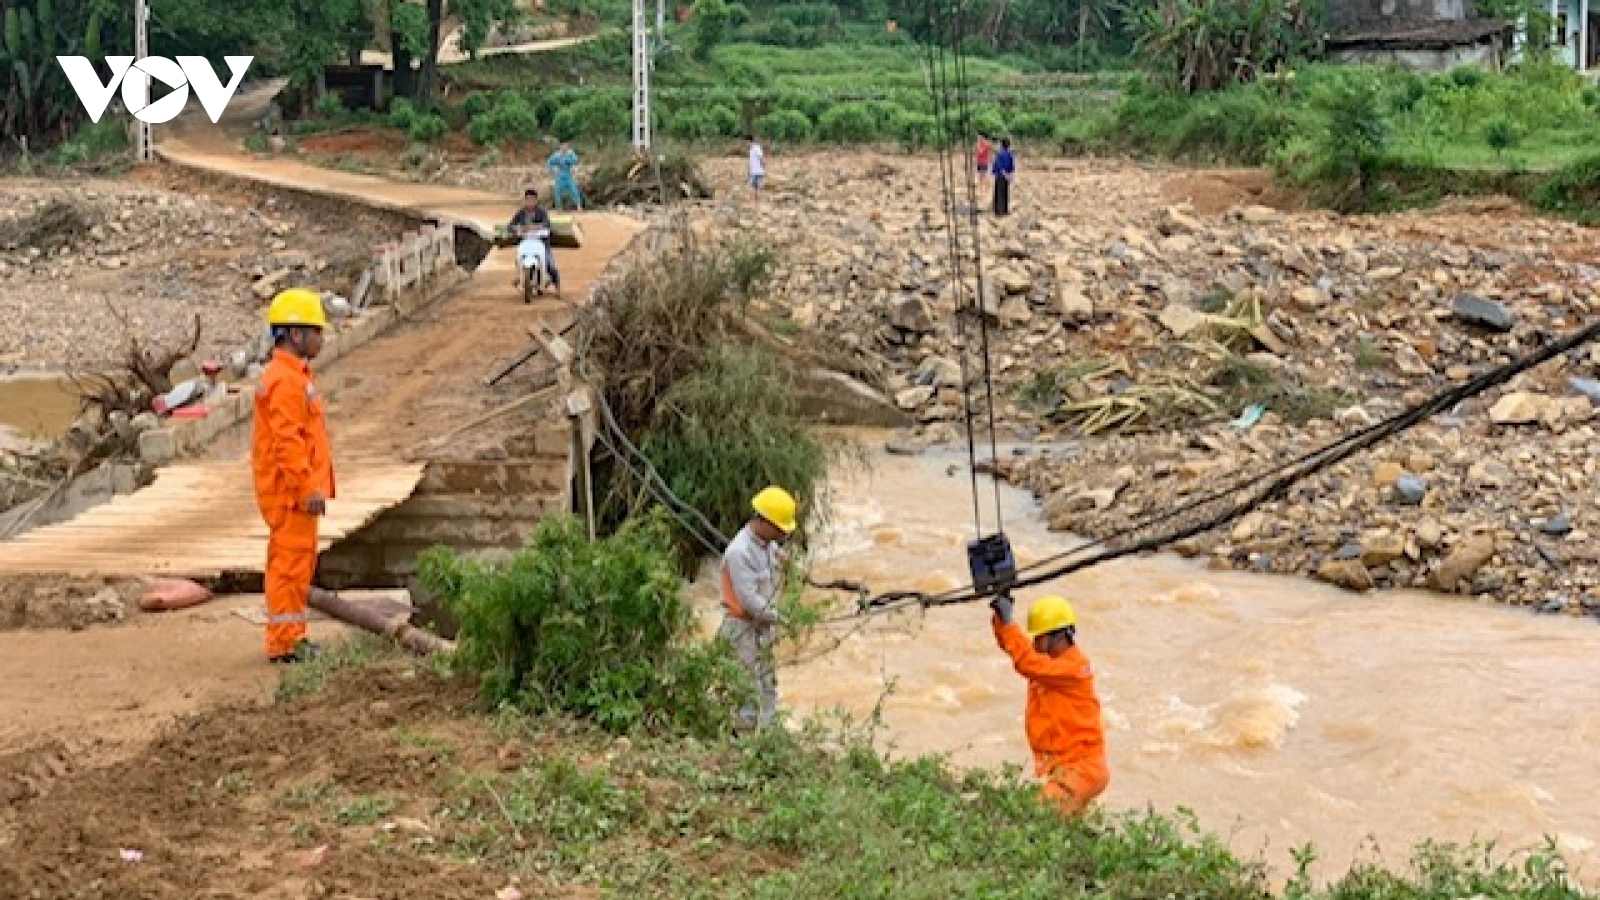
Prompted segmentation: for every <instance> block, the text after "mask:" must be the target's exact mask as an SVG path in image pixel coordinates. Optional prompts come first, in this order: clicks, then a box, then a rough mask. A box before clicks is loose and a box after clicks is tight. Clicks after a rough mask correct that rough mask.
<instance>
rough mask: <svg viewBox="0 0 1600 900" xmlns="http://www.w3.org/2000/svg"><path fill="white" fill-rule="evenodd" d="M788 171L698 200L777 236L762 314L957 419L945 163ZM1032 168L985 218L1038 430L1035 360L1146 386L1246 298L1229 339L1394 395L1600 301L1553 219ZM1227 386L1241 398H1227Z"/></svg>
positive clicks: (1512, 346) (1271, 358) (993, 304)
mask: <svg viewBox="0 0 1600 900" xmlns="http://www.w3.org/2000/svg"><path fill="white" fill-rule="evenodd" d="M778 172H780V173H781V175H782V177H781V178H779V177H776V176H775V179H774V184H775V186H776V187H775V188H774V190H773V192H772V194H771V196H770V197H765V196H764V197H763V200H762V207H761V209H760V211H759V214H753V213H752V212H751V211H750V209H749V208H748V207H747V206H744V205H741V204H738V203H724V204H723V205H721V206H717V207H710V208H708V209H707V210H706V212H705V215H706V216H707V217H709V218H712V219H713V220H715V221H716V222H718V224H720V225H722V226H723V227H725V228H739V229H741V230H745V231H750V230H754V231H756V232H758V233H760V234H762V235H763V236H764V237H765V238H766V239H767V240H769V241H770V242H772V243H773V244H774V245H775V246H777V247H778V248H780V252H781V254H782V257H783V261H784V262H783V266H782V269H781V273H780V276H779V279H778V282H777V284H776V285H775V286H774V290H773V292H772V296H771V297H770V298H769V301H768V302H769V306H770V309H769V312H770V313H771V314H774V315H779V316H784V317H787V318H789V319H791V320H792V321H793V322H794V323H795V324H797V325H799V326H801V327H803V328H806V329H812V330H815V331H818V332H821V333H825V334H828V335H830V337H832V336H837V339H838V341H839V342H840V343H841V344H842V345H843V346H845V347H846V348H851V349H855V350H857V351H859V352H862V353H868V354H875V355H880V356H882V357H883V358H885V359H886V360H888V362H889V366H888V369H889V370H890V373H891V374H890V375H889V377H888V378H887V379H886V383H885V384H883V385H882V387H884V388H886V389H888V390H889V391H890V392H891V393H892V394H893V395H894V396H896V397H897V399H898V400H899V401H900V403H901V405H902V406H904V407H905V408H907V410H908V411H910V412H912V413H914V414H915V415H916V417H917V418H918V419H919V421H921V422H923V423H930V424H931V423H939V422H948V421H950V420H951V419H952V418H954V416H955V414H956V412H957V410H958V405H957V404H953V403H952V402H951V401H952V399H954V398H953V396H952V394H951V391H952V390H956V389H959V386H960V381H959V378H958V377H957V376H955V375H954V374H953V373H956V372H958V371H959V370H960V364H959V361H960V354H961V348H962V347H964V346H966V347H972V346H975V337H976V330H975V327H974V323H973V322H966V323H958V321H957V316H956V306H957V289H956V287H955V285H956V284H957V283H964V284H965V290H966V291H967V295H968V296H978V295H979V285H978V284H977V279H976V278H975V277H974V273H973V272H972V266H971V262H970V258H969V259H966V260H965V261H964V262H963V263H962V266H961V268H962V271H960V272H955V271H954V267H953V265H952V263H951V261H950V253H949V243H948V232H947V230H946V227H945V220H944V217H943V215H942V214H941V212H940V194H939V190H938V185H939V178H938V173H937V168H936V166H935V164H934V163H933V162H932V161H931V160H916V159H905V158H886V159H879V160H877V161H869V162H868V164H867V165H866V166H865V168H864V169H863V170H861V171H859V173H858V174H852V173H849V172H847V173H844V174H843V177H842V178H841V177H840V173H839V171H838V169H837V164H836V161H835V160H832V159H828V160H813V159H811V158H801V159H797V160H784V161H783V162H782V163H781V168H778ZM1027 177H1028V180H1027V181H1026V187H1025V188H1021V187H1019V191H1024V192H1025V196H1027V197H1028V201H1027V203H1026V204H1025V205H1024V207H1023V208H1022V209H1021V210H1020V211H1019V212H1018V213H1016V214H1015V215H1013V216H1011V217H1009V218H1007V219H1003V220H999V221H996V220H995V219H993V218H992V217H987V216H984V217H981V219H980V221H981V233H980V240H981V242H982V245H983V248H984V256H985V261H986V263H985V264H986V266H988V271H987V273H986V276H987V277H986V278H985V279H984V282H985V283H984V285H983V286H982V291H981V295H982V297H983V301H984V308H985V309H986V310H987V311H988V313H989V319H990V324H991V326H992V328H993V330H992V332H991V334H990V339H991V358H992V361H993V368H994V374H995V376H996V380H997V383H998V385H999V386H1000V392H1001V397H1002V398H1003V399H997V410H996V412H997V414H998V416H999V418H1000V420H1001V421H1003V422H1006V423H1010V424H1014V425H1024V426H1031V427H1034V428H1037V429H1039V430H1041V431H1042V432H1043V433H1044V434H1045V436H1050V435H1051V434H1052V433H1056V432H1060V431H1063V430H1066V429H1065V428H1064V427H1063V426H1061V425H1060V424H1058V423H1054V422H1052V421H1051V418H1050V416H1049V413H1050V410H1048V409H1040V408H1038V407H1036V406H1035V407H1030V406H1029V405H1028V404H1027V403H1024V402H1021V398H1022V397H1023V392H1024V389H1025V388H1026V387H1028V386H1029V385H1030V384H1032V383H1035V382H1036V380H1037V379H1038V378H1039V377H1040V375H1041V374H1045V375H1048V374H1050V373H1051V372H1052V371H1054V370H1057V369H1059V368H1061V367H1063V366H1067V365H1070V364H1074V363H1077V362H1081V361H1083V360H1087V359H1101V360H1116V361H1120V362H1122V363H1124V364H1125V368H1126V370H1127V371H1128V372H1129V373H1130V374H1129V377H1130V379H1131V380H1132V381H1133V382H1135V383H1137V382H1139V381H1141V380H1143V379H1145V378H1151V377H1159V376H1162V375H1164V374H1167V373H1169V372H1171V371H1172V369H1173V368H1174V365H1175V361H1174V355H1173V352H1172V351H1173V347H1174V345H1175V344H1177V342H1179V341H1184V340H1189V339H1193V338H1195V337H1198V336H1200V334H1201V332H1202V330H1203V329H1204V328H1205V326H1206V323H1207V318H1206V313H1207V312H1215V311H1217V310H1218V309H1219V308H1221V307H1222V306H1224V305H1226V304H1227V303H1228V302H1229V301H1233V300H1238V299H1240V298H1244V299H1253V300H1255V301H1258V303H1259V306H1260V308H1261V309H1262V311H1263V314H1264V316H1265V319H1266V321H1265V323H1264V324H1266V325H1267V326H1268V327H1267V328H1258V329H1256V331H1255V332H1253V333H1252V337H1253V340H1251V341H1249V342H1247V343H1246V344H1245V345H1243V346H1238V347H1236V349H1237V351H1238V352H1239V353H1240V354H1241V355H1247V356H1248V357H1249V359H1250V360H1251V361H1252V362H1254V363H1255V364H1257V365H1259V366H1262V367H1265V368H1267V369H1268V370H1269V371H1271V372H1272V373H1273V375H1274V376H1275V377H1276V378H1279V379H1282V380H1283V381H1284V382H1286V383H1289V384H1295V385H1303V386H1307V387H1310V388H1315V389H1322V390H1327V391H1331V392H1337V393H1338V394H1340V395H1344V396H1348V397H1353V398H1354V399H1356V400H1358V401H1363V402H1365V401H1369V400H1374V399H1376V400H1380V401H1391V400H1392V401H1395V402H1401V403H1408V402H1413V401H1415V400H1416V399H1419V398H1421V397H1424V396H1426V395H1428V394H1431V393H1434V392H1435V391H1437V390H1439V389H1440V388H1441V387H1443V386H1447V385H1448V384H1450V383H1451V382H1459V381H1464V380H1466V379H1468V378H1470V377H1472V376H1473V375H1474V374H1476V373H1478V372H1481V371H1483V370H1485V369H1487V368H1490V367H1493V366H1495V365H1498V364H1500V363H1502V362H1504V361H1505V360H1506V359H1508V358H1510V357H1511V356H1514V355H1517V354H1520V353H1524V352H1527V351H1528V350H1531V349H1532V348H1533V347H1535V346H1537V345H1538V344H1539V343H1541V342H1542V341H1543V340H1544V339H1545V338H1547V337H1548V336H1549V335H1551V334H1554V333H1558V332H1560V331H1561V330H1563V329H1567V328H1571V327H1573V326H1574V325H1575V324H1576V323H1577V322H1578V321H1580V320H1581V319H1583V318H1585V317H1586V316H1587V315H1588V314H1589V313H1590V312H1591V311H1592V310H1593V308H1594V307H1595V305H1596V303H1597V298H1600V268H1597V267H1595V266H1592V265H1588V264H1583V263H1573V262H1568V261H1565V260H1564V259H1563V258H1562V256H1561V255H1559V254H1558V253H1557V252H1556V251H1555V248H1558V247H1561V246H1563V245H1567V246H1582V245H1583V243H1584V242H1585V241H1587V240H1588V237H1587V236H1586V234H1585V232H1584V231H1583V229H1580V228H1578V227H1576V226H1570V225H1565V224H1562V223H1555V222H1534V221H1528V220H1511V221H1506V222H1494V221H1489V222H1486V221H1485V220H1484V219H1483V218H1481V217H1471V216H1457V217H1454V218H1451V217H1444V218H1442V219H1438V220H1434V219H1429V218H1427V217H1424V216H1421V215H1405V216H1396V217H1387V218H1371V219H1353V220H1346V219H1340V218H1336V217H1334V216H1332V215H1330V214H1322V213H1312V214H1303V215H1288V214H1284V213H1280V212H1277V211H1274V210H1271V209H1266V208H1262V207H1244V208H1240V209H1236V210H1234V211H1232V212H1230V213H1228V214H1226V215H1222V216H1211V217H1206V216H1200V215H1197V214H1195V213H1193V212H1192V211H1190V210H1189V209H1187V208H1186V207H1184V206H1182V205H1174V204H1172V203H1171V198H1169V197H1166V196H1163V194H1162V191H1161V185H1162V183H1163V180H1164V179H1163V177H1162V175H1161V174H1159V173H1154V172H1151V171H1149V170H1146V169H1142V168H1139V167H1136V166H1133V165H1130V164H1120V163H1108V162H1094V163H1069V162H1058V163H1053V164H1051V165H1050V167H1049V168H1048V169H1046V170H1045V171H1041V172H1037V173H1032V172H1030V173H1029V175H1028V176H1027ZM1108 197H1113V198H1116V202H1114V203H1108V202H1106V200H1105V198H1108ZM957 275H959V276H961V277H960V278H957V277H956V276H957ZM963 332H964V335H963ZM1186 358H1188V359H1191V360H1192V359H1194V358H1195V355H1194V354H1188V356H1187V357H1186ZM1179 365H1182V363H1181V361H1180V362H1179ZM1095 387H1096V389H1097V390H1100V391H1102V392H1109V391H1115V390H1122V389H1125V388H1126V385H1118V384H1114V383H1110V384H1106V385H1100V386H1095ZM1076 399H1082V397H1078V398H1076ZM1218 399H1219V400H1220V401H1221V402H1222V404H1223V405H1224V406H1225V407H1227V406H1228V405H1229V404H1230V402H1231V403H1232V408H1228V409H1226V410H1225V411H1226V412H1228V413H1229V414H1230V415H1236V414H1238V413H1239V412H1241V411H1242V407H1243V405H1244V403H1243V401H1235V400H1231V399H1230V398H1229V397H1228V396H1227V393H1226V392H1225V391H1223V392H1221V393H1220V394H1219V396H1218Z"/></svg>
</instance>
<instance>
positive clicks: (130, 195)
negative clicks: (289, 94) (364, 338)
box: [0, 180, 377, 371]
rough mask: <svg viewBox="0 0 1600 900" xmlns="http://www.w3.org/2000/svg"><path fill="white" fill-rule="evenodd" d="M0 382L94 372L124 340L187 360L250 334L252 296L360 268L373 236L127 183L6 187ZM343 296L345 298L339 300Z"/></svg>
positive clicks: (254, 324) (261, 207)
mask: <svg viewBox="0 0 1600 900" xmlns="http://www.w3.org/2000/svg"><path fill="white" fill-rule="evenodd" d="M5 191H6V197H7V201H8V202H7V203H6V205H5V208H4V209H0V368H4V369H57V370H59V369H65V368H73V369H77V370H80V371H96V370H99V369H101V368H103V367H106V366H108V365H114V364H115V363H116V362H117V361H118V360H119V359H120V358H121V356H122V354H123V353H124V350H125V348H126V346H127V344H128V341H129V340H130V339H137V340H138V341H140V342H141V343H142V344H143V345H145V346H147V347H166V346H175V345H180V344H183V343H184V342H185V341H186V339H187V338H188V337H189V335H190V334H192V332H193V329H194V320H195V316H196V315H198V316H199V317H200V322H201V341H200V348H199V351H198V354H197V355H199V356H202V357H204V356H220V357H225V356H226V354H227V353H228V352H230V351H232V350H234V349H236V348H238V347H240V346H243V345H246V344H248V343H250V342H251V341H253V340H255V339H256V338H257V337H258V336H259V335H260V333H261V322H262V319H261V316H262V310H263V308H264V307H263V303H264V300H263V296H268V297H270V294H271V292H272V290H273V289H274V288H276V287H280V286H288V283H289V282H290V281H294V280H297V279H298V280H305V281H308V282H310V281H315V280H317V279H318V278H322V277H329V276H331V275H332V274H333V273H330V271H329V270H330V269H333V270H335V272H337V271H338V270H340V269H342V268H343V267H344V266H345V264H346V263H348V262H350V261H351V260H365V259H366V257H367V256H368V255H369V254H370V246H371V244H372V243H373V242H375V240H376V239H377V238H376V232H373V231H371V230H370V229H366V228H363V227H362V226H361V223H332V222H326V221H319V220H317V219H316V218H313V217H311V216H307V215H303V214H301V213H300V212H298V211H296V210H295V209H294V208H293V205H292V204H291V203H288V202H279V201H278V200H276V199H274V198H270V197H269V198H265V199H261V200H259V201H258V202H240V203H232V202H224V201H223V200H221V199H213V198H211V197H208V196H205V195H200V196H195V195H191V194H187V193H182V192H178V191H172V190H167V189H165V188H162V187H158V186H155V185H150V184H141V183H136V182H127V181H87V182H85V181H43V180H7V181H6V183H5ZM341 287H342V288H343V289H348V288H347V287H343V286H342V285H341Z"/></svg>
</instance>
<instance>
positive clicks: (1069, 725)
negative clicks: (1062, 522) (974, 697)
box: [989, 594, 1111, 815]
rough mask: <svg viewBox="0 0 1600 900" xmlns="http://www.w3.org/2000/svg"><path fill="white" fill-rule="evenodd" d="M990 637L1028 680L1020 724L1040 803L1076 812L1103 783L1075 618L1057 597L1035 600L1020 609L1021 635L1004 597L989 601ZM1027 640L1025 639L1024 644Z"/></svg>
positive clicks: (1102, 750) (1101, 748) (1102, 752)
mask: <svg viewBox="0 0 1600 900" xmlns="http://www.w3.org/2000/svg"><path fill="white" fill-rule="evenodd" d="M989 606H990V608H992V609H993V610H994V637H995V640H996V641H998V642H999V643H1000V649H1002V650H1004V651H1006V653H1007V654H1009V655H1010V656H1011V663H1012V665H1013V666H1015V667H1016V670H1017V674H1018V675H1021V676H1022V677H1023V678H1026V679H1028V710H1027V717H1026V727H1027V731H1028V744H1029V746H1031V747H1032V748H1033V766H1034V773H1035V774H1036V775H1038V776H1039V777H1040V778H1043V779H1044V798H1045V800H1046V801H1047V802H1049V803H1051V804H1053V805H1055V806H1056V808H1057V809H1059V810H1061V812H1062V813H1063V814H1065V815H1076V814H1078V813H1080V812H1082V811H1083V808H1084V807H1085V806H1088V805H1089V801H1090V800H1093V799H1094V798H1096V797H1098V796H1100V793H1101V792H1102V791H1104V790H1105V789H1106V785H1107V784H1108V783H1110V781H1111V772H1110V770H1109V769H1108V768H1107V766H1106V735H1105V728H1104V726H1103V725H1102V724H1101V722H1100V699H1099V698H1098V697H1097V696H1095V692H1094V671H1093V669H1092V668H1091V667H1090V665H1089V658H1088V657H1086V656H1084V655H1083V651H1082V650H1080V649H1079V648H1078V645H1077V640H1076V639H1077V630H1078V616H1077V613H1076V612H1074V611H1073V609H1072V604H1071V603H1068V602H1067V601H1066V600H1065V599H1063V598H1061V597H1041V598H1040V599H1039V600H1038V601H1037V602H1036V603H1034V604H1033V606H1032V608H1030V609H1029V610H1028V633H1027V634H1026V635H1024V634H1023V633H1022V629H1021V628H1019V627H1017V624H1016V623H1015V622H1013V621H1012V620H1011V607H1012V602H1011V598H1010V597H1009V596H1007V595H1005V594H1001V595H1000V596H998V597H996V598H994V600H993V601H992V602H991V603H990V604H989ZM1030 638H1031V640H1030Z"/></svg>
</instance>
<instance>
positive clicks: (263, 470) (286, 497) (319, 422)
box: [250, 288, 334, 663]
mask: <svg viewBox="0 0 1600 900" xmlns="http://www.w3.org/2000/svg"><path fill="white" fill-rule="evenodd" d="M267 325H268V327H269V328H271V329H272V348H273V349H272V361H271V362H269V363H268V364H267V368H266V371H265V372H263V373H262V375H261V383H260V384H259V385H257V386H256V411H255V422H254V423H253V430H252V444H251V450H250V463H251V467H252V469H253V470H254V475H255V488H256V505H257V506H258V507H259V508H260V509H261V518H263V519H265V520H266V523H267V528H268V529H269V530H270V536H269V537H268V538H267V577H266V592H267V659H268V660H269V661H271V662H274V663H299V662H305V661H306V660H308V659H311V658H312V657H314V656H316V655H317V653H318V648H317V646H316V645H315V644H313V643H311V642H310V641H308V640H307V639H306V607H307V603H308V601H309V599H310V595H311V579H312V576H313V575H315V574H316V570H317V519H318V518H320V517H321V516H323V515H325V514H326V513H327V511H328V501H329V500H330V499H332V498H333V496H334V486H333V451H332V448H331V446H330V445H329V442H328V426H327V422H326V420H325V419H324V417H323V400H322V396H321V395H320V394H318V393H317V386H316V384H314V383H313V382H312V379H311V360H313V359H315V358H316V357H317V354H319V353H321V352H322V330H323V329H324V328H326V327H327V325H328V320H327V317H326V315H325V314H324V313H323V309H322V295H321V294H319V293H317V292H316V291H312V290H306V289H304V288H293V289H290V290H287V291H283V292H282V293H280V294H278V296H276V297H274V298H273V299H272V305H271V306H269V307H268V308H267Z"/></svg>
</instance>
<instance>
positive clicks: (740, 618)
mask: <svg viewBox="0 0 1600 900" xmlns="http://www.w3.org/2000/svg"><path fill="white" fill-rule="evenodd" d="M750 505H751V507H752V508H754V510H755V515H754V516H753V517H751V519H750V521H749V522H748V523H746V524H745V526H744V527H743V528H741V529H739V533H738V534H737V535H734V538H733V540H732V541H731V542H730V543H729V544H728V549H727V550H725V551H723V554H722V605H723V607H724V611H725V612H726V614H727V617H726V618H725V619H723V621H722V629H721V630H720V631H719V632H718V634H719V635H720V636H721V637H722V639H723V640H725V641H727V642H728V643H729V644H732V645H733V649H734V651H735V652H736V653H738V654H739V662H740V663H742V664H743V665H744V668H745V671H747V672H749V673H750V680H751V682H753V683H754V684H755V688H756V699H757V701H758V703H759V708H751V707H749V706H746V707H744V708H743V709H740V710H739V713H738V725H739V728H740V730H741V731H749V730H750V729H752V728H766V727H767V726H769V725H771V724H772V721H773V719H774V718H775V717H776V716H777V714H778V672H777V667H776V664H775V663H774V661H773V658H772V647H773V645H774V644H776V643H777V642H778V626H779V624H781V621H782V620H781V619H780V618H779V615H778V598H779V596H780V595H781V594H782V593H783V578H782V575H783V554H782V551H781V549H780V547H781V545H782V544H783V542H784V541H786V540H788V539H789V535H791V534H793V533H794V530H795V527H796V525H797V524H798V522H797V519H796V512H797V510H798V504H797V503H795V499H794V497H793V496H791V495H790V494H789V492H788V491H785V490H784V489H782V488H777V487H769V488H767V489H766V490H764V491H762V492H761V493H759V494H757V495H756V497H755V499H754V500H752V501H751V502H750Z"/></svg>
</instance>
